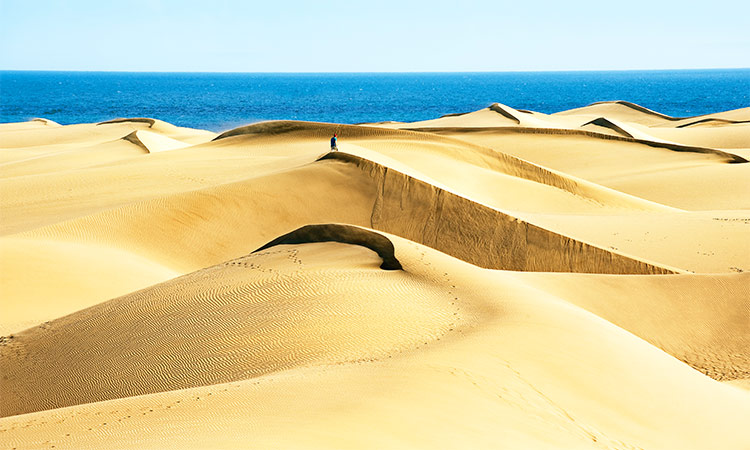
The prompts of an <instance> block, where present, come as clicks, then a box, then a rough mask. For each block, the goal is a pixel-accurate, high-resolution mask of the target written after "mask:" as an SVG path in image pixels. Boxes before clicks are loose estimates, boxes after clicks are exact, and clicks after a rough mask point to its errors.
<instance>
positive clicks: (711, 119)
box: [675, 117, 750, 128]
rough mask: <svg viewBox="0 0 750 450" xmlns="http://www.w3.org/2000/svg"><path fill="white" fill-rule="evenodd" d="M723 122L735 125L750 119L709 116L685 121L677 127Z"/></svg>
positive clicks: (747, 121) (749, 121)
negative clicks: (693, 120)
mask: <svg viewBox="0 0 750 450" xmlns="http://www.w3.org/2000/svg"><path fill="white" fill-rule="evenodd" d="M713 123H716V124H722V125H735V124H742V123H750V120H729V119H719V118H715V117H707V118H705V119H699V120H696V121H695V122H688V123H683V124H680V125H677V127H675V128H687V127H692V126H694V125H704V124H713Z"/></svg>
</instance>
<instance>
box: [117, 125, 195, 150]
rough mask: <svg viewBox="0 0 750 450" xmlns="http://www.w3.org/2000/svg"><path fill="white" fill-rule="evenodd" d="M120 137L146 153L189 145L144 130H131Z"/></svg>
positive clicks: (188, 145)
mask: <svg viewBox="0 0 750 450" xmlns="http://www.w3.org/2000/svg"><path fill="white" fill-rule="evenodd" d="M122 139H123V140H126V141H128V142H131V143H133V144H135V145H137V146H139V147H141V148H142V149H144V150H146V151H147V152H148V153H158V152H166V151H169V150H178V149H181V148H187V147H190V144H187V143H185V142H182V141H178V140H177V139H172V138H170V137H168V136H162V135H160V134H157V133H153V132H150V131H146V130H136V131H133V132H132V133H130V134H128V135H127V136H125V137H123V138H122Z"/></svg>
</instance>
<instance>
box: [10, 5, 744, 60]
mask: <svg viewBox="0 0 750 450" xmlns="http://www.w3.org/2000/svg"><path fill="white" fill-rule="evenodd" d="M692 3H693V2H689V1H671V0H670V1H661V2H660V1H658V0H651V1H642V0H632V1H617V0H610V1H607V0H597V1H589V0H578V1H570V2H563V1H528V0H514V1H501V0H494V1H475V0H455V1H441V0H434V1H408V0H400V1H392V0H369V1H366V2H357V1H325V0H319V1H301V0H299V1H283V0H278V1H263V2H258V1H221V0H215V1H210V2H209V1H205V0H201V1H192V0H183V1H171V0H163V1H140V0H135V1H117V2H115V1H112V2H110V1H103V0H98V1H83V0H81V1H76V0H70V1H46V0H36V1H31V2H30V1H26V0H23V1H21V0H0V8H1V9H0V69H5V70H14V69H18V70H123V71H206V72H381V71H382V72H411V71H514V70H614V69H687V68H729V67H750V31H748V30H750V1H747V0H744V1H734V0H729V1H722V2H706V1H702V2H695V3H696V4H692Z"/></svg>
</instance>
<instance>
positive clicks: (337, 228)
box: [253, 223, 403, 270]
mask: <svg viewBox="0 0 750 450" xmlns="http://www.w3.org/2000/svg"><path fill="white" fill-rule="evenodd" d="M314 242H338V243H342V244H352V245H360V246H362V247H365V248H369V249H370V250H372V251H374V252H375V253H377V254H378V256H380V258H381V259H382V260H383V264H381V265H380V268H381V269H383V270H403V267H401V263H400V262H399V261H398V259H396V255H395V254H394V248H393V243H392V242H391V241H390V239H388V238H387V237H385V236H383V235H382V234H380V233H376V232H374V231H370V230H366V229H364V228H360V227H356V226H354V225H341V224H333V223H329V224H321V225H305V226H304V227H301V228H297V229H296V230H294V231H291V232H289V233H287V234H285V235H283V236H279V237H278V238H276V239H274V240H272V241H271V242H269V243H268V244H266V245H264V246H262V247H260V248H259V249H257V250H255V251H254V252H253V253H257V252H260V251H262V250H265V249H268V248H271V247H275V246H277V245H288V244H309V243H314Z"/></svg>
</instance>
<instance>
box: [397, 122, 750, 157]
mask: <svg viewBox="0 0 750 450" xmlns="http://www.w3.org/2000/svg"><path fill="white" fill-rule="evenodd" d="M607 122H609V123H612V122H611V121H610V120H607ZM608 128H610V127H608ZM405 129H406V130H410V131H424V132H428V133H440V132H449V133H456V134H458V133H472V132H487V131H493V130H495V131H503V132H508V133H525V134H547V135H560V136H562V135H577V136H588V137H593V138H597V139H604V140H610V141H624V142H635V143H638V144H644V145H648V146H649V147H654V148H663V149H666V150H672V151H676V152H693V153H704V154H714V155H718V156H721V157H722V158H724V159H725V162H727V163H729V164H732V163H746V162H750V161H748V160H747V159H745V158H743V157H742V156H740V155H737V154H734V153H730V152H726V151H723V150H718V149H715V148H709V147H696V146H691V145H682V144H677V143H673V142H667V141H662V140H651V139H640V138H638V139H637V138H632V137H628V136H624V135H623V136H615V135H611V134H604V133H597V132H595V131H589V130H579V129H573V128H531V127H492V128H486V127H481V128H479V127H477V128H470V127H461V128H457V127H454V128H450V127H449V128H414V129H410V128H408V127H407V128H405ZM623 132H624V131H623Z"/></svg>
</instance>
